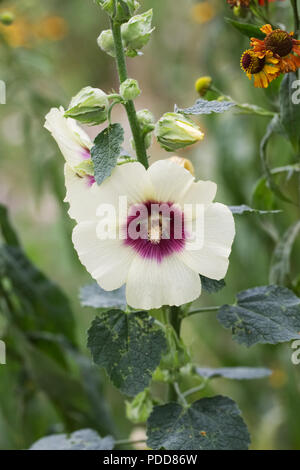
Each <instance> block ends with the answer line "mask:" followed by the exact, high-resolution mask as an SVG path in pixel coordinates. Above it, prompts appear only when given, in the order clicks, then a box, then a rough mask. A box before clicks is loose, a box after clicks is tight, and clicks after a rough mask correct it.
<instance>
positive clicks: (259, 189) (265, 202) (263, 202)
mask: <svg viewBox="0 0 300 470" xmlns="http://www.w3.org/2000/svg"><path fill="white" fill-rule="evenodd" d="M252 204H253V206H254V207H261V208H262V209H263V210H265V211H266V212H272V210H273V208H274V205H275V195H274V193H273V191H271V189H270V188H269V186H268V182H267V178H265V177H263V178H260V179H259V180H258V182H257V183H256V186H255V188H254V191H253V194H252Z"/></svg>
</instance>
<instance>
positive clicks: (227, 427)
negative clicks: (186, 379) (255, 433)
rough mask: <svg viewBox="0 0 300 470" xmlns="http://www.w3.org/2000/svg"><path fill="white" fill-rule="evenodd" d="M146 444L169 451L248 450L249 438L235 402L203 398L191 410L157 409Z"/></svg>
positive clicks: (177, 407) (171, 406) (178, 407)
mask: <svg viewBox="0 0 300 470" xmlns="http://www.w3.org/2000/svg"><path fill="white" fill-rule="evenodd" d="M147 435H148V441H147V445H148V446H149V447H150V448H151V449H155V450H158V449H166V450H179V449H180V450H247V449H248V446H249V444H250V436H249V432H248V429H247V426H246V424H245V423H244V421H243V419H242V417H241V413H240V410H239V408H238V406H237V405H236V403H235V402H234V401H233V400H231V399H230V398H228V397H224V396H215V397H212V398H202V399H201V400H198V401H196V402H194V403H193V404H192V405H191V406H190V407H188V408H183V407H182V406H181V405H180V404H179V403H168V404H166V405H161V406H155V407H154V410H153V412H152V413H151V415H150V417H149V419H148V422H147Z"/></svg>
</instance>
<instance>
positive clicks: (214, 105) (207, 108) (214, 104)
mask: <svg viewBox="0 0 300 470" xmlns="http://www.w3.org/2000/svg"><path fill="white" fill-rule="evenodd" d="M233 106H235V103H232V102H231V101H225V100H224V101H217V100H213V101H207V100H204V99H202V98H200V99H198V100H197V101H196V103H195V104H194V105H193V106H191V107H190V108H185V109H179V108H177V106H175V112H176V113H181V114H188V115H194V116H198V115H200V114H211V113H224V112H225V111H228V109H230V108H232V107H233Z"/></svg>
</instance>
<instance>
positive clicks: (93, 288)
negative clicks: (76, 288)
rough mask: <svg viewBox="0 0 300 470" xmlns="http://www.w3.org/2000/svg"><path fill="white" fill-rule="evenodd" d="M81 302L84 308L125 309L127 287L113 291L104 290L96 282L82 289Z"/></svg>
mask: <svg viewBox="0 0 300 470" xmlns="http://www.w3.org/2000/svg"><path fill="white" fill-rule="evenodd" d="M80 302H81V305H82V306H83V307H92V308H111V307H117V308H125V307H126V305H127V303H126V296H125V287H120V289H116V290H113V291H106V290H104V289H102V288H101V287H100V286H99V285H98V284H97V283H96V282H95V283H94V284H89V285H87V286H84V287H82V288H81V289H80Z"/></svg>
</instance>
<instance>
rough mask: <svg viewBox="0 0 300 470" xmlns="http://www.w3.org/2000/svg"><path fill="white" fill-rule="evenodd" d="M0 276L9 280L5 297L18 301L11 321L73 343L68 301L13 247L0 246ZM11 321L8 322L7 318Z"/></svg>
mask: <svg viewBox="0 0 300 470" xmlns="http://www.w3.org/2000/svg"><path fill="white" fill-rule="evenodd" d="M0 276H1V277H3V278H4V277H5V278H7V279H8V280H9V283H10V287H9V288H8V294H9V295H15V296H17V298H18V303H19V305H20V306H19V308H18V309H15V310H14V312H13V315H14V317H13V320H14V321H15V322H16V324H18V326H19V327H20V328H21V329H22V330H23V331H25V330H46V331H49V332H57V331H58V332H59V333H61V334H64V335H65V336H66V337H67V338H68V339H69V340H70V341H72V342H73V341H74V337H75V331H74V329H75V324H74V318H73V313H72V311H71V308H70V305H69V301H68V299H67V298H66V296H65V295H64V293H63V292H62V291H61V290H60V288H59V287H58V286H56V285H55V284H54V283H52V282H51V281H50V280H49V279H47V278H46V277H45V276H44V274H43V273H41V272H40V271H39V270H38V269H37V268H36V267H35V266H34V265H33V264H32V263H31V262H30V261H29V260H28V259H27V258H26V256H25V255H24V253H23V252H22V250H21V248H19V247H17V246H7V245H3V246H2V247H0ZM10 320H11V319H10Z"/></svg>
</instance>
